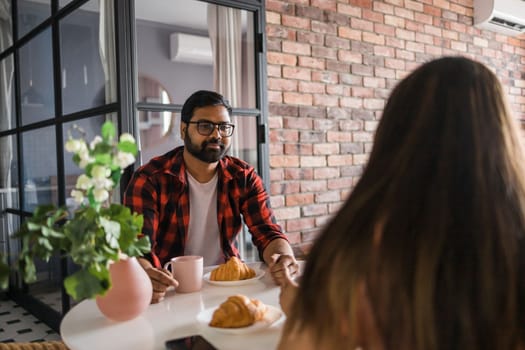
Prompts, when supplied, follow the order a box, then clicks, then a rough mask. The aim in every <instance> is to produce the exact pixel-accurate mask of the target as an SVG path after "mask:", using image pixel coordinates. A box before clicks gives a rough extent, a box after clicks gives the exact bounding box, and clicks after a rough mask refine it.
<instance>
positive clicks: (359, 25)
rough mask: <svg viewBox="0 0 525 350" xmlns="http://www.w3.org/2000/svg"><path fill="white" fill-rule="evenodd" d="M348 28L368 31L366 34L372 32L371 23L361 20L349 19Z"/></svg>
mask: <svg viewBox="0 0 525 350" xmlns="http://www.w3.org/2000/svg"><path fill="white" fill-rule="evenodd" d="M350 26H351V27H352V28H353V29H359V30H363V31H368V32H373V31H374V24H373V23H372V22H368V21H365V20H363V19H358V18H351V19H350Z"/></svg>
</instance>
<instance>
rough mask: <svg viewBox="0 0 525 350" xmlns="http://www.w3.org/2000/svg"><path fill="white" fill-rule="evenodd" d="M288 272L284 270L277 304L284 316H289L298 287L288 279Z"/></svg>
mask: <svg viewBox="0 0 525 350" xmlns="http://www.w3.org/2000/svg"><path fill="white" fill-rule="evenodd" d="M288 271H289V270H288V269H286V270H285V273H284V279H283V281H282V283H281V293H280V294H279V304H280V305H281V309H282V310H283V312H284V314H285V315H286V316H288V315H290V311H291V309H292V304H293V302H294V300H295V296H296V295H297V291H298V289H299V286H298V285H297V283H296V282H295V281H294V280H293V279H292V278H291V277H290V275H289V273H288Z"/></svg>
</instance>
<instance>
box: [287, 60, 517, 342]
mask: <svg viewBox="0 0 525 350" xmlns="http://www.w3.org/2000/svg"><path fill="white" fill-rule="evenodd" d="M524 175H525V173H524V171H523V159H522V150H521V145H520V142H519V137H518V136H517V130H516V125H515V123H514V121H513V120H512V117H511V115H510V112H509V110H508V107H507V106H506V102H505V97H504V92H503V91H502V87H501V85H500V83H499V81H498V79H497V78H496V77H495V75H494V74H493V73H492V72H491V71H490V70H488V69H487V68H486V67H485V66H483V65H482V64H480V63H477V62H474V61H472V60H469V59H466V58H461V57H447V58H442V59H438V60H434V61H431V62H429V63H426V64H424V65H422V66H421V67H419V68H418V69H417V70H415V71H414V72H413V73H411V74H410V75H408V76H407V77H406V78H405V79H404V80H402V81H401V82H400V83H399V84H398V86H396V88H395V89H394V90H393V92H392V94H391V96H390V98H389V100H388V102H387V104H386V107H385V109H384V113H383V116H382V119H381V121H380V123H379V126H378V129H377V132H376V136H375V139H374V145H373V149H372V152H371V154H370V159H369V162H368V164H367V166H366V168H365V170H364V172H363V174H362V176H361V179H360V180H359V182H358V184H357V185H356V188H355V189H354V191H353V192H352V194H351V196H350V198H349V199H348V201H347V202H346V203H345V205H344V207H343V208H342V210H341V211H340V213H339V214H338V215H337V216H336V217H335V218H334V220H333V221H332V222H331V223H330V225H329V226H328V227H327V229H326V230H325V232H324V233H323V234H321V236H320V237H319V239H318V241H317V242H316V244H315V245H314V248H313V249H312V252H311V255H310V257H309V259H311V260H309V262H308V264H307V267H306V271H305V276H304V281H303V285H302V287H301V288H302V291H301V293H302V295H303V296H302V297H300V298H299V300H298V302H297V303H296V305H295V309H294V312H293V314H292V316H291V318H292V321H293V320H299V319H300V318H303V317H304V316H305V314H306V310H307V309H308V308H309V309H310V310H309V311H308V312H309V313H310V317H311V318H312V319H316V317H317V318H318V319H323V317H324V318H325V320H324V321H322V323H323V325H321V326H320V327H319V331H316V333H317V335H318V336H319V337H320V339H324V338H325V337H326V336H327V335H328V334H329V333H330V331H329V329H330V327H332V328H333V325H334V324H335V323H337V322H339V321H341V320H343V322H344V320H345V318H346V320H347V321H352V320H353V321H354V322H355V319H354V318H355V317H356V316H355V308H354V307H352V304H353V302H354V301H355V289H356V286H357V285H359V283H361V282H364V283H365V285H366V288H367V291H368V292H367V295H368V298H369V300H370V303H371V305H372V309H373V314H374V318H375V321H376V325H377V328H378V330H379V333H380V334H381V336H382V337H383V341H384V344H385V347H386V348H387V349H401V348H402V349H418V350H420V349H440V350H441V349H442V350H445V349H446V350H450V349H462V350H468V349H476V350H479V349H514V350H515V349H516V344H517V341H518V340H519V339H518V334H519V332H521V331H523V330H525V328H524V325H525V323H524V317H525V309H524V302H525V294H524V292H525V290H524V282H525V269H524V266H523V265H524V263H523V261H524V258H525V256H524V252H525V251H524V243H523V240H524V232H525V204H524V199H525V185H524V180H523V177H524ZM522 281H523V282H522ZM323 284H325V285H326V286H327V287H326V289H325V290H324V291H322V292H320V290H319V289H316V290H315V292H312V291H313V288H314V287H315V286H316V285H317V286H319V285H323ZM345 292H346V293H345ZM338 294H339V295H341V294H344V295H345V296H346V297H345V298H343V299H341V298H340V297H338V296H337V295H338ZM318 298H319V299H318ZM316 300H326V301H327V305H323V306H319V308H316V307H313V306H310V307H308V306H307V305H308V304H315V303H316ZM337 308H340V309H344V310H346V312H347V314H346V315H344V314H343V315H339V314H340V312H337V311H336V310H337ZM323 313H324V316H323ZM330 313H332V314H337V315H339V316H333V317H332V316H326V314H330ZM520 315H522V316H520ZM298 324H300V322H299V323H298ZM303 324H305V325H307V326H308V325H309V321H307V322H304V323H303ZM310 325H311V324H310ZM330 325H331V326H330ZM332 336H333V335H332ZM336 338H337V337H335V338H333V339H336ZM342 339H343V338H339V340H336V341H339V342H341V341H342Z"/></svg>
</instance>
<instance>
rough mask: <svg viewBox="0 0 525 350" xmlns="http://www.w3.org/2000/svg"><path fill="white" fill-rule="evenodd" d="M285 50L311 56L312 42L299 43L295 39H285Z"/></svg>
mask: <svg viewBox="0 0 525 350" xmlns="http://www.w3.org/2000/svg"><path fill="white" fill-rule="evenodd" d="M283 52H286V53H294V54H296V55H306V56H310V53H311V48H310V44H303V43H297V42H294V41H283Z"/></svg>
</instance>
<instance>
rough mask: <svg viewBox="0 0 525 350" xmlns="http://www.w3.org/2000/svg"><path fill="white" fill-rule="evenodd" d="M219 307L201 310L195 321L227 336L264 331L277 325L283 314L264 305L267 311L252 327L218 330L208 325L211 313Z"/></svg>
mask: <svg viewBox="0 0 525 350" xmlns="http://www.w3.org/2000/svg"><path fill="white" fill-rule="evenodd" d="M218 307H219V306H216V307H212V308H209V309H205V310H202V311H201V312H199V314H198V315H197V321H198V322H199V323H200V324H201V325H203V326H204V327H206V328H207V329H210V330H213V331H217V332H220V333H227V334H246V333H252V332H256V331H258V330H261V329H265V328H268V327H270V326H271V325H273V324H275V323H277V322H278V321H280V320H282V319H283V318H284V314H283V312H282V311H281V310H280V309H279V308H276V307H275V306H271V305H266V307H267V310H266V313H265V314H264V318H263V319H262V320H261V321H257V322H255V323H254V324H253V325H251V326H248V327H241V328H219V327H210V326H209V323H210V321H211V318H212V316H213V312H214V311H215V310H216V309H217V308H218Z"/></svg>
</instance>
